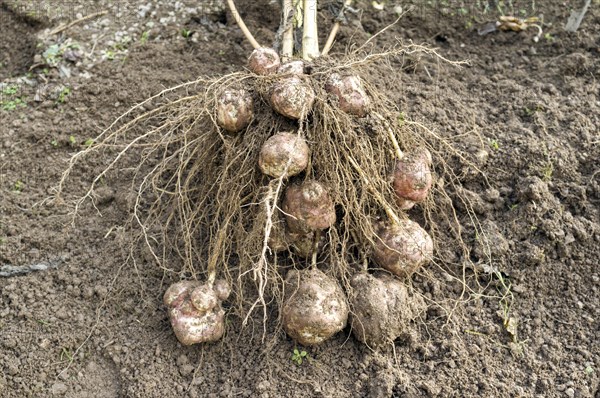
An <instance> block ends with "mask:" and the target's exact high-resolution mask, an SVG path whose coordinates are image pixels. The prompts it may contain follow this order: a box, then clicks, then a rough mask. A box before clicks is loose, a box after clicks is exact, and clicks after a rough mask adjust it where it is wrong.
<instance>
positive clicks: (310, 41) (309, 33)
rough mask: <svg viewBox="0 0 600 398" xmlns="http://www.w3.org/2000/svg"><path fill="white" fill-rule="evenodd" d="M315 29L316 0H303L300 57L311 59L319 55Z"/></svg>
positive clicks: (317, 37) (317, 36)
mask: <svg viewBox="0 0 600 398" xmlns="http://www.w3.org/2000/svg"><path fill="white" fill-rule="evenodd" d="M318 33H319V32H318V30H317V0H304V31H303V35H302V58H304V59H305V60H311V59H313V58H316V57H318V56H319V35H318Z"/></svg>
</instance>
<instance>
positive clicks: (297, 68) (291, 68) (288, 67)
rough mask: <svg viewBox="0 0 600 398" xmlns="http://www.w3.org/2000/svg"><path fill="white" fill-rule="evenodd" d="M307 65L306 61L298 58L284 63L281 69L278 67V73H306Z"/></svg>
mask: <svg viewBox="0 0 600 398" xmlns="http://www.w3.org/2000/svg"><path fill="white" fill-rule="evenodd" d="M305 66H306V65H305V64H304V61H302V60H299V59H297V60H293V61H290V62H286V63H285V64H282V65H281V66H280V67H279V69H277V73H279V74H282V75H288V74H289V75H304V74H305Z"/></svg>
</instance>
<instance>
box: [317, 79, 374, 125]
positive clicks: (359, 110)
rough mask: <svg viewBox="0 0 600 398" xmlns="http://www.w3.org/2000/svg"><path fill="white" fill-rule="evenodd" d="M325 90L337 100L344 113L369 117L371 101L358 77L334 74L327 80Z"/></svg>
mask: <svg viewBox="0 0 600 398" xmlns="http://www.w3.org/2000/svg"><path fill="white" fill-rule="evenodd" d="M325 90H327V91H328V92H330V93H331V94H333V95H334V96H335V97H336V98H337V101H338V105H339V107H340V109H341V110H342V111H344V112H346V113H349V114H351V115H356V116H358V117H364V116H366V115H367V113H368V111H369V106H370V105H371V100H370V99H369V96H368V95H367V93H366V92H365V90H364V89H363V87H362V83H361V81H360V78H359V77H358V76H354V75H346V76H341V75H340V74H338V73H332V74H331V76H329V78H328V79H327V83H326V84H325Z"/></svg>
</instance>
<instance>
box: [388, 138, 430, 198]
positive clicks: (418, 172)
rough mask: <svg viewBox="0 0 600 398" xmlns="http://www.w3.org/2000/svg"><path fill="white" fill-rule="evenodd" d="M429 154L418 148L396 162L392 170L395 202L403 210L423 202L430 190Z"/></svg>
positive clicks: (424, 149) (425, 150)
mask: <svg viewBox="0 0 600 398" xmlns="http://www.w3.org/2000/svg"><path fill="white" fill-rule="evenodd" d="M431 163H432V160H431V153H430V152H429V151H428V150H427V149H426V148H420V149H418V150H416V151H414V152H412V153H409V154H407V155H406V156H405V157H404V158H402V159H400V160H398V162H397V163H396V169H395V170H394V191H395V192H396V196H397V197H396V201H397V202H398V205H399V206H400V208H402V209H403V210H408V209H410V208H411V207H412V206H414V204H415V203H416V202H421V201H423V200H424V199H425V198H426V197H427V194H428V193H429V190H430V189H431V183H432V176H431Z"/></svg>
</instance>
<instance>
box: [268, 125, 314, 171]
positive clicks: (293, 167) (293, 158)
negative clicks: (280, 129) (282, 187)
mask: <svg viewBox="0 0 600 398" xmlns="http://www.w3.org/2000/svg"><path fill="white" fill-rule="evenodd" d="M309 157H310V150H309V148H308V144H307V143H306V140H305V139H304V138H302V137H301V136H299V135H298V134H294V133H277V134H275V135H274V136H272V137H270V138H269V139H268V140H267V141H266V142H265V143H264V144H263V146H262V148H261V150H260V154H259V158H258V165H259V166H260V169H261V170H262V172H263V173H265V174H266V175H268V176H271V177H275V178H279V177H286V178H287V177H291V176H295V175H296V174H298V173H300V172H302V171H304V169H306V166H308V160H309Z"/></svg>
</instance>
